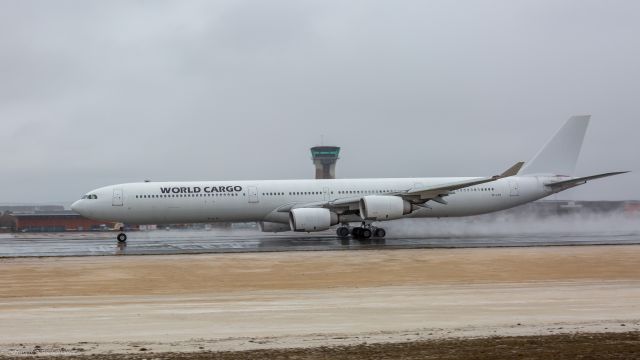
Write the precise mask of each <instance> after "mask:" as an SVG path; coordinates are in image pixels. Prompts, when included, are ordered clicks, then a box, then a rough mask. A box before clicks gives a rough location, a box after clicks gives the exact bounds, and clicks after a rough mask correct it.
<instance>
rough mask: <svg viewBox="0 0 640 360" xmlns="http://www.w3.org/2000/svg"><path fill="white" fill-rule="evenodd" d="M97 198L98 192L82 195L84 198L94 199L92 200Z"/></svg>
mask: <svg viewBox="0 0 640 360" xmlns="http://www.w3.org/2000/svg"><path fill="white" fill-rule="evenodd" d="M97 198H98V195H96V194H88V195H84V196H83V197H82V199H92V200H94V199H97Z"/></svg>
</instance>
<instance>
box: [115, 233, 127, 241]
mask: <svg viewBox="0 0 640 360" xmlns="http://www.w3.org/2000/svg"><path fill="white" fill-rule="evenodd" d="M116 239H118V242H119V243H124V242H127V234H125V233H120V234H118V236H117V237H116Z"/></svg>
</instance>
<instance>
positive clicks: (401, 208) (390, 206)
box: [360, 195, 413, 220]
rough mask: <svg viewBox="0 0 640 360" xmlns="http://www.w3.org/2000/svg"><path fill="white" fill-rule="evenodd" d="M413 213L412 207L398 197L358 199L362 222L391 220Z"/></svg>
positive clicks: (379, 196)
mask: <svg viewBox="0 0 640 360" xmlns="http://www.w3.org/2000/svg"><path fill="white" fill-rule="evenodd" d="M412 211H413V206H412V205H411V204H410V203H409V202H408V201H406V200H404V199H403V198H401V197H398V196H385V195H367V196H364V197H362V199H360V217H361V218H362V219H363V220H393V219H399V218H401V217H402V215H406V214H409V213H411V212H412Z"/></svg>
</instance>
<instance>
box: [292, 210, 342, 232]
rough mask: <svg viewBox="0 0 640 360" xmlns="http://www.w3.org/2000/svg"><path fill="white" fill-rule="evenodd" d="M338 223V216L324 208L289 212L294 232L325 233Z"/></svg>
mask: <svg viewBox="0 0 640 360" xmlns="http://www.w3.org/2000/svg"><path fill="white" fill-rule="evenodd" d="M337 223H338V215H336V214H335V213H332V212H331V211H329V210H328V209H323V208H298V209H292V210H291V211H290V212H289V224H290V225H291V230H293V231H306V232H311V231H323V230H327V229H328V228H330V227H331V226H332V225H335V224H337Z"/></svg>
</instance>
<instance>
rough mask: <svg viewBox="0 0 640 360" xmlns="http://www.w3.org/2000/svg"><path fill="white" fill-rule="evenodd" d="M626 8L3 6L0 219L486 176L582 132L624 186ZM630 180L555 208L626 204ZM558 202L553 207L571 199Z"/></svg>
mask: <svg viewBox="0 0 640 360" xmlns="http://www.w3.org/2000/svg"><path fill="white" fill-rule="evenodd" d="M638 10H640V5H638V3H637V2H633V1H628V2H624V1H621V2H614V3H611V2H601V1H564V2H557V1H537V2H513V1H492V2H482V3H479V2H472V1H469V2H450V1H441V2H422V1H363V2H344V1H269V2H264V1H217V2H211V1H189V2H180V1H161V2H158V1H137V2H88V1H58V2H48V1H0V118H1V119H2V131H1V132H0V151H1V152H2V153H3V154H8V156H6V157H5V159H4V160H3V164H4V166H3V170H2V174H3V176H2V177H0V202H39V201H62V200H64V201H71V200H73V199H75V198H76V197H78V195H80V194H82V193H83V192H85V191H87V190H89V189H92V188H95V187H97V186H101V185H107V184H110V183H117V182H128V181H138V180H141V179H145V178H152V179H155V180H171V179H180V180H187V179H212V180H213V179H234V178H235V179H247V178H270V179H277V178H306V177H311V176H312V175H313V169H312V167H311V163H310V160H309V154H308V148H309V147H310V146H312V145H315V144H316V143H318V142H319V139H320V135H321V134H324V135H325V139H326V141H325V142H331V143H335V144H338V145H341V146H342V147H343V155H342V159H341V160H340V162H339V165H338V175H339V176H341V177H386V176H394V177H395V176H449V175H450V176H454V175H487V174H493V173H495V172H497V171H500V170H503V168H506V167H507V166H509V165H511V163H513V162H515V161H519V160H527V159H528V158H530V157H531V156H533V154H535V152H536V151H537V149H538V148H539V147H540V146H541V145H542V144H543V143H544V142H545V141H546V139H547V138H548V137H549V136H551V135H552V133H553V132H554V131H555V130H556V129H557V128H558V127H559V126H560V125H561V124H562V122H563V121H564V120H565V119H566V118H568V117H569V116H570V115H573V114H579V113H591V114H593V121H592V126H591V129H590V130H589V132H588V134H587V139H586V141H585V146H584V150H583V153H582V156H581V161H580V163H579V166H578V172H579V173H581V174H591V173H597V172H600V171H608V170H636V169H637V163H638V160H637V153H638V145H637V141H636V133H637V132H638V128H639V125H638V124H637V119H638V113H639V111H638V110H640V109H639V107H640V106H639V104H638V101H637V94H638V93H640V88H639V87H640V85H639V84H640V68H639V65H638V64H640V48H638V47H637V46H634V44H635V42H636V39H635V37H636V35H635V34H637V33H638V32H639V30H640V25H639V24H638V22H637V21H636V18H635V17H636V16H635V15H636V14H637V13H638ZM638 180H639V178H638V175H636V174H631V175H625V176H621V177H618V178H612V179H606V180H602V181H600V182H594V183H591V184H589V185H587V186H585V187H583V188H581V189H579V190H576V191H574V192H573V193H572V194H569V195H570V196H573V197H576V198H580V199H629V198H635V199H637V198H640V196H638V193H637V190H636V189H635V186H634V184H636V183H637V182H638ZM569 195H568V196H569Z"/></svg>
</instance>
